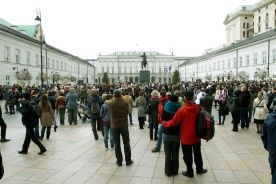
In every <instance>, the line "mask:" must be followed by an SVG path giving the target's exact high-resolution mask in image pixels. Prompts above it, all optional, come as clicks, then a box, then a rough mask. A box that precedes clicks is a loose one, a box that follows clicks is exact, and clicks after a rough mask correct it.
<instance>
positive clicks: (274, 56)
mask: <svg viewBox="0 0 276 184" xmlns="http://www.w3.org/2000/svg"><path fill="white" fill-rule="evenodd" d="M272 62H273V63H276V49H273V50H272Z"/></svg>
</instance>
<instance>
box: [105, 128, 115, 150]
mask: <svg viewBox="0 0 276 184" xmlns="http://www.w3.org/2000/svg"><path fill="white" fill-rule="evenodd" d="M109 132H110V146H111V148H113V147H114V141H113V135H112V131H111V130H110V127H109V126H105V125H104V145H105V147H106V148H108V134H109Z"/></svg>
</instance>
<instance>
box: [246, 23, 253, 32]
mask: <svg viewBox="0 0 276 184" xmlns="http://www.w3.org/2000/svg"><path fill="white" fill-rule="evenodd" d="M246 30H247V31H251V30H254V25H253V24H251V25H249V26H248V27H247V28H246Z"/></svg>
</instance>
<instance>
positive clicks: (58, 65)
mask: <svg viewBox="0 0 276 184" xmlns="http://www.w3.org/2000/svg"><path fill="white" fill-rule="evenodd" d="M57 70H59V61H57ZM75 72H76V71H75Z"/></svg>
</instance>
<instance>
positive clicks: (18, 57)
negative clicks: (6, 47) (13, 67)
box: [15, 49, 20, 63]
mask: <svg viewBox="0 0 276 184" xmlns="http://www.w3.org/2000/svg"><path fill="white" fill-rule="evenodd" d="M15 63H20V50H19V49H15Z"/></svg>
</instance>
